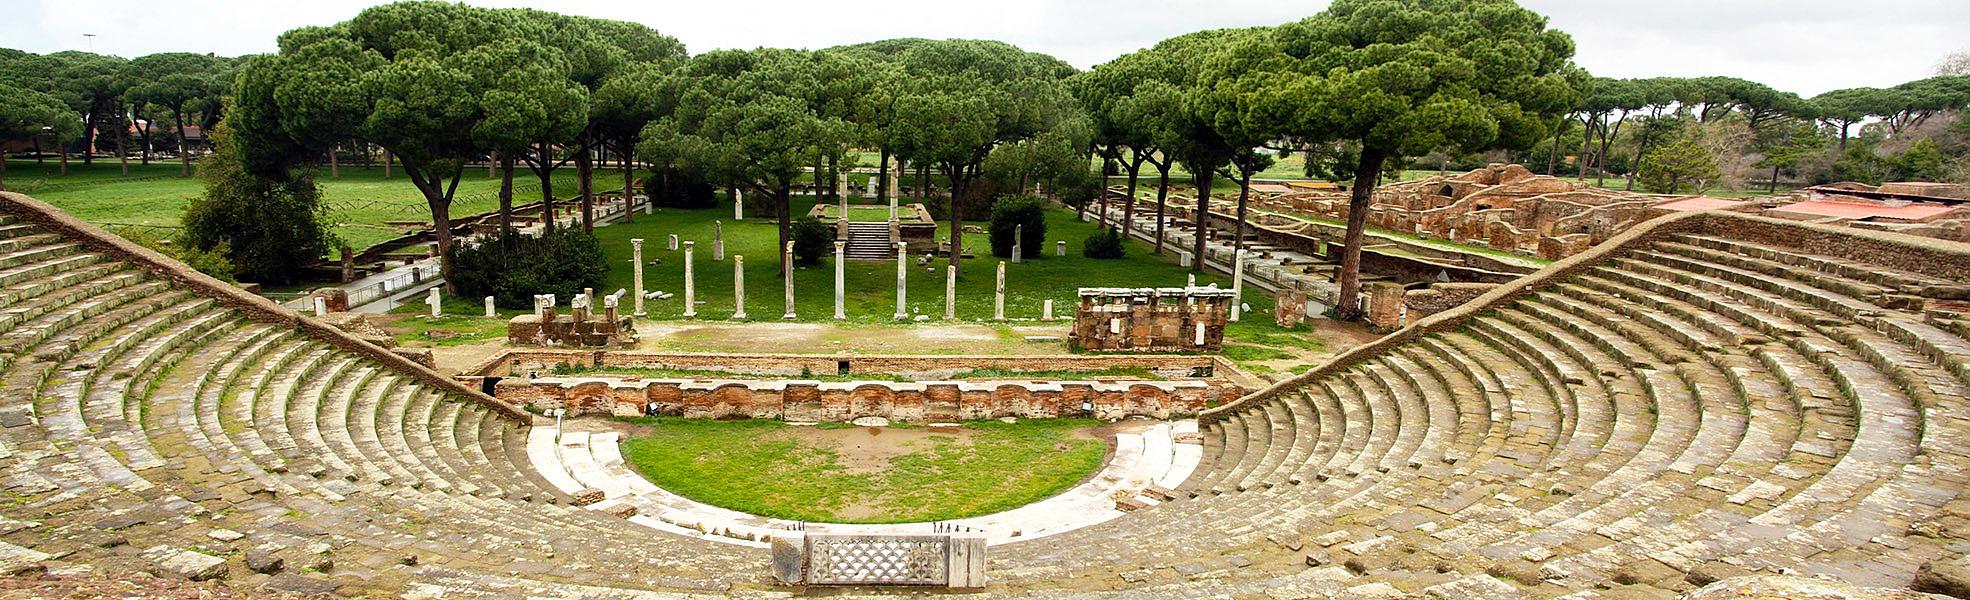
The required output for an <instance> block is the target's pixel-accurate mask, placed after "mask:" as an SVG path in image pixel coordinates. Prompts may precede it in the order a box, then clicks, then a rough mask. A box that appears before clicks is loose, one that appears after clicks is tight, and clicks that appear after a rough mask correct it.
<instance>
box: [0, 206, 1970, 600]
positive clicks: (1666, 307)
mask: <svg viewBox="0 0 1970 600" xmlns="http://www.w3.org/2000/svg"><path fill="white" fill-rule="evenodd" d="M1967 285H1970V246H1965V245H1962V244H1951V243H1946V242H1937V241H1934V240H1927V239H1918V238H1909V237H1904V236H1897V235H1893V234H1883V233H1874V232H1865V231H1858V230H1852V229H1841V228H1832V227H1824V226H1816V225H1805V224H1798V223H1791V222H1784V221H1775V220H1768V219H1760V218H1753V217H1743V216H1736V215H1724V214H1690V215H1679V216H1674V217H1668V218H1665V219H1661V220H1656V221H1652V222H1649V223H1646V224H1643V225H1641V226H1638V227H1637V228H1635V229H1633V230H1631V231H1629V232H1628V233H1626V234H1624V235H1622V236H1620V237H1617V238H1615V239H1614V240H1611V241H1610V242H1609V243H1607V244H1604V245H1602V246H1601V247H1598V248H1596V249H1594V250H1592V251H1589V252H1586V253H1583V254H1581V255H1578V256H1576V257H1574V258H1572V259H1569V260H1567V261H1564V262H1561V263H1558V264H1556V265H1554V266H1552V267H1549V268H1547V269H1545V270H1543V271H1541V272H1539V273H1537V274H1534V275H1531V276H1528V277H1527V278H1524V279H1521V280H1519V281H1517V282H1515V283H1513V284H1510V285H1507V286H1503V287H1501V288H1500V289H1499V290H1497V291H1494V292H1492V293H1491V294H1488V295H1486V296H1485V297H1482V298H1480V299H1478V300H1477V301H1475V302H1473V303H1472V304H1470V305H1467V306H1466V307H1464V308H1462V309H1459V310H1455V311H1450V312H1446V313H1443V314H1440V315H1437V316H1434V317H1431V318H1430V319H1427V320H1425V321H1423V322H1421V323H1418V324H1417V325H1414V326H1411V327H1410V328H1407V329H1404V330H1402V331H1399V332H1397V333H1395V334H1392V335H1391V336H1389V337H1386V338H1384V339H1382V340H1378V341H1376V342H1374V343H1371V344H1369V345H1367V346H1363V347H1361V348H1358V349H1355V350H1353V351H1350V352H1348V353H1346V354H1344V355H1342V356H1340V357H1339V358H1337V359H1336V360H1334V361H1332V362H1330V363H1328V364H1326V365H1323V366H1321V367H1319V368H1316V369H1314V370H1313V371H1311V372H1309V373H1307V374H1305V375H1302V376H1299V377H1296V378H1294V379H1291V380H1288V381H1285V382H1282V383H1281V384H1279V385H1275V386H1273V387H1271V388H1268V389H1266V390H1264V391H1261V392H1258V393H1255V394H1252V395H1250V396H1247V397H1245V398H1243V399H1240V400H1239V401H1237V402H1235V403H1233V404H1230V405H1227V406H1225V407H1221V408H1219V409H1214V410H1212V411H1209V412H1207V413H1205V414H1204V415H1203V416H1202V418H1201V419H1200V421H1201V422H1203V423H1205V424H1206V425H1205V426H1204V427H1203V428H1202V430H1201V432H1200V434H1201V436H1202V438H1203V439H1202V443H1203V448H1204V456H1203V458H1202V462H1201V464H1200V465H1199V466H1198V467H1197V469H1196V471H1195V472H1194V473H1193V474H1192V475H1191V476H1190V477H1189V478H1188V479H1187V480H1186V481H1185V483H1184V484H1183V487H1182V488H1181V489H1179V490H1177V496H1178V497H1177V498H1176V499H1175V500H1172V501H1169V502H1164V503H1162V504H1159V505H1156V506H1153V507H1149V508H1146V509H1141V510H1137V511H1134V512H1130V513H1128V514H1126V515H1124V516H1121V517H1119V518H1115V519H1113V520H1110V521H1107V522H1105V523H1102V524H1099V525H1094V526H1090V527H1086V528H1082V529H1077V530H1074V531H1068V532H1063V533H1059V534H1057V535H1053V536H1049V537H1046V538H1044V539H1042V540H1038V541H1034V542H1030V543H1026V542H1015V543H1008V544H1003V545H998V546H994V547H993V548H992V553H991V555H990V565H989V571H988V577H989V579H990V581H991V585H992V586H993V588H994V590H993V591H996V592H1005V593H1032V594H1034V595H1038V596H1042V597H1067V596H1080V595H1086V596H1091V597H1106V596H1111V595H1114V596H1124V595H1136V596H1154V597H1161V596H1193V595H1200V594H1202V595H1221V596H1232V597H1246V596H1251V597H1257V596H1270V597H1276V598H1289V597H1322V596H1324V595H1334V594H1348V593H1352V594H1355V595H1360V596H1364V597H1380V596H1386V595H1390V594H1423V595H1426V596H1435V597H1445V598H1502V597H1559V596H1567V595H1573V596H1575V597H1595V596H1597V595H1609V596H1619V597H1666V595H1668V594H1672V593H1673V592H1675V591H1677V590H1682V589H1686V588H1690V587H1693V586H1695V585H1698V584H1702V583H1708V582H1710V581H1712V580H1715V579H1719V578H1722V577H1727V576H1731V575H1735V574H1747V573H1778V572H1781V571H1784V572H1789V573H1804V574H1824V575H1830V576H1834V577H1838V578H1841V579H1845V580H1847V581H1849V582H1852V583H1857V584H1862V585H1873V586H1903V585H1907V584H1908V583H1909V582H1910V581H1911V579H1912V578H1913V577H1914V574H1915V572H1916V570H1917V569H1918V567H1919V566H1920V565H1922V564H1923V563H1925V562H1927V561H1931V560H1938V559H1947V558H1949V557H1953V556H1957V555H1960V554H1961V552H1960V550H1961V549H1962V548H1963V544H1965V539H1964V537H1965V536H1966V534H1965V532H1966V531H1970V522H1967V521H1966V520H1965V519H1964V517H1965V515H1970V503H1967V502H1966V499H1964V498H1960V497H1959V495H1960V494H1962V492H1963V491H1964V490H1965V486H1966V483H1970V482H1967V481H1966V474H1970V455H1966V452H1970V444H1966V443H1965V442H1966V440H1965V439H1964V438H1965V436H1966V435H1970V421H1966V418H1970V341H1966V340H1970V318H1967V317H1966V316H1965V314H1964V312H1963V311H1964V310H1965V309H1966V308H1970V302H1965V301H1964V300H1965V299H1966V298H1970V294H1966V289H1967V288H1966V286H1967ZM0 325H4V327H0V376H4V377H5V378H6V380H5V383H4V388H0V486H4V487H5V488H6V489H7V490H8V491H9V492H10V499H11V501H10V502H7V503H0V517H4V518H0V542H4V543H0V570H6V571H11V572H17V571H21V570H27V569H32V568H35V567H36V566H37V565H50V566H53V565H89V566H92V567H94V568H95V569H97V570H111V571H113V570H145V571H153V572H168V573H171V574H176V575H183V576H193V577H207V576H224V577H227V578H228V579H230V580H232V581H234V582H235V583H236V584H238V585H244V586H269V587H272V588H276V589H289V590H299V591H322V590H326V589H334V588H336V587H338V586H343V587H344V591H345V592H346V591H349V590H351V589H354V590H374V591H381V592H391V593H413V594H423V595H433V596H448V597H484V598H495V597H515V596H536V597H555V598H583V597H597V598H601V597H610V598H614V597H670V596H672V595H673V594H678V595H682V594H687V593H690V592H698V593H702V592H706V591H728V592H747V591H760V592H773V591H774V588H773V586H772V583H771V582H772V579H771V575H770V570H769V568H768V556H767V552H766V551H764V550H760V549H755V548H748V547H743V546H734V545H730V544H720V543H715V542H710V541H706V540H703V539H697V538H693V537H689V536H685V535H676V534H673V533H666V532H663V531H659V530H655V529H652V528H648V527H644V526H641V525H637V524H635V523H632V522H630V521H626V520H624V519H623V518H620V517H616V516H611V515H609V514H605V513H603V512H601V511H594V510H587V509H580V508H573V507H570V506H568V500H569V498H567V497H566V496H565V494H564V492H562V491H561V490H559V489H557V488H556V487H555V485H554V484H552V483H550V482H549V481H548V480H547V479H546V478H545V477H544V476H543V475H542V474H541V473H540V472H538V471H536V470H535V469H534V467H533V465H532V464H531V463H530V461H529V460H528V453H527V440H528V437H529V433H530V429H531V428H532V427H533V422H532V418H533V417H531V415H528V414H526V413H524V412H519V411H515V410H513V409H512V408H511V407H508V406H505V405H503V404H500V403H499V402H498V401H496V400H493V399H491V398H488V397H486V396H483V395H481V394H479V393H478V392H476V391H474V390H471V389H468V388H465V387H462V386H459V385H457V384H456V383H453V382H451V381H449V380H448V379H446V378H445V377H443V376H440V375H438V374H436V373H433V372H431V371H428V370H425V369H423V368H421V367H418V366H416V365H415V364H414V363H410V362H409V361H406V360H403V359H401V358H400V357H397V356H395V355H393V354H390V353H389V352H388V351H385V350H383V349H380V348H377V347H375V346H371V345H368V344H366V343H363V342H360V341H358V340H355V339H354V338H351V337H348V336H346V335H343V334H342V333H340V332H338V331H336V330H334V329H333V328H330V327H327V326H325V325H322V324H320V323H318V322H316V321H314V320H312V319H309V318H306V317H302V316H298V315H295V314H294V313H293V312H292V311H288V310H285V309H282V308H279V307H278V306H275V305H273V304H271V303H268V302H266V301H264V300H261V299H259V298H257V297H254V296H250V295H247V294H244V293H242V292H239V291H237V290H235V289H233V288H231V287H229V286H226V285H224V284H221V283H218V282H216V281H213V280H210V279H208V278H205V277H203V276H201V275H198V274H196V273H194V272H191V271H190V270H189V269H186V268H185V267H183V266H182V265H179V264H177V263H175V262H173V261H170V260H169V259H166V258H164V257H162V256H159V255H157V254H155V253H152V252H150V251H148V250H144V249H142V248H140V247H137V246H135V245H132V244H131V243H129V242H127V241H124V240H121V239H120V238H116V237H115V236H113V235H110V234H108V233H106V232H103V231H101V230H99V229H96V228H94V227H92V226H89V225H87V224H84V223H80V222H78V221H76V220H74V219H72V218H70V217H68V216H66V215H63V214H61V213H60V212H58V211H56V210H54V209H53V208H50V207H48V206H47V205H45V204H42V203H39V202H36V201H33V200H31V199H28V198H26V197H24V196H19V195H16V194H0ZM269 557H279V558H283V559H284V560H285V562H286V567H285V568H284V569H281V570H280V571H279V572H278V574H273V575H267V574H262V573H259V572H256V569H258V570H268V571H270V570H272V569H269V568H267V567H268V558H269Z"/></svg>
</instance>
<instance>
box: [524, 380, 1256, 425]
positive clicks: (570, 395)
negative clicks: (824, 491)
mask: <svg viewBox="0 0 1970 600" xmlns="http://www.w3.org/2000/svg"><path fill="white" fill-rule="evenodd" d="M1244 391H1245V388H1243V387H1242V386H1239V385H1237V384H1231V383H1222V382H1207V381H1199V380H1185V381H1145V380H1093V381H1011V380H990V381H987V380H980V381H916V382H895V381H812V380H741V379H638V378H633V377H604V376H597V377H541V378H536V379H525V378H504V379H500V380H499V381H498V382H497V383H495V384H494V395H495V396H496V397H498V398H499V399H500V400H503V401H506V402H510V403H513V404H515V405H519V406H530V407H533V408H536V409H553V408H559V409H566V410H567V411H568V414H569V415H570V416H576V415H584V414H612V415H618V416H635V415H641V414H660V415H671V416H683V417H691V418H705V419H717V418H729V417H746V418H754V419H785V420H789V421H849V420H853V419H856V418H860V417H883V418H886V419H893V420H899V421H911V422H936V421H968V420H978V419H994V418H1001V417H1019V418H1029V419H1032V418H1051V417H1094V418H1098V419H1102V420H1107V421H1116V420H1120V419H1124V418H1128V417H1137V416H1140V417H1154V418H1158V419H1168V418H1175V417H1183V416H1188V415H1194V414H1196V413H1197V412H1199V411H1202V410H1204V409H1205V408H1207V407H1209V406H1211V405H1213V404H1216V403H1219V402H1226V401H1230V400H1231V399H1234V398H1237V397H1238V396H1240V395H1242V394H1243V393H1244Z"/></svg>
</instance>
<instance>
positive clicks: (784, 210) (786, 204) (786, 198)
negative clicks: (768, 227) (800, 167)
mask: <svg viewBox="0 0 1970 600" xmlns="http://www.w3.org/2000/svg"><path fill="white" fill-rule="evenodd" d="M778 196H779V198H776V199H775V200H776V203H777V204H779V206H777V207H775V208H778V209H779V212H780V245H778V246H774V247H773V250H774V252H773V254H774V255H776V256H779V257H780V272H781V273H791V272H792V271H788V270H787V253H786V249H787V242H790V241H793V182H791V181H789V182H786V183H783V184H780V192H779V194H778Z"/></svg>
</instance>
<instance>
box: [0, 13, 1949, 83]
mask: <svg viewBox="0 0 1970 600" xmlns="http://www.w3.org/2000/svg"><path fill="white" fill-rule="evenodd" d="M1523 2H1524V4H1525V5H1527V6H1529V7H1531V8H1533V9H1535V10H1538V11H1540V12H1542V13H1545V14H1547V15H1548V16H1550V17H1551V18H1552V22H1553V25H1554V26H1556V27H1558V28H1560V29H1563V30H1565V31H1567V32H1569V33H1571V34H1573V36H1574V40H1575V42H1576V43H1577V44H1578V45H1579V55H1578V61H1579V62H1580V64H1582V65H1584V66H1586V67H1587V68H1588V69H1589V70H1591V71H1593V72H1595V73H1597V74H1601V75H1607V76H1619V77H1646V76H1658V75H1713V74H1715V75H1732V76H1738V77H1744V78H1746V79H1752V80H1756V81H1762V82H1765V83H1768V84H1771V85H1773V86H1776V87H1779V88H1781V89H1786V90H1791V91H1796V92H1799V93H1802V94H1807V95H1811V94H1815V93H1818V92H1822V91H1826V90H1829V89H1834V88H1841V87H1851V86H1857V85H1872V86H1882V85H1893V84H1895V83H1899V82H1902V81H1907V80H1909V79H1915V78H1919V77H1923V76H1926V75H1927V74H1928V73H1929V70H1930V68H1931V67H1932V66H1933V65H1934V64H1935V62H1936V61H1937V60H1938V59H1940V58H1941V57H1942V56H1943V55H1945V54H1947V53H1949V52H1953V51H1958V50H1966V49H1970V38H1966V37H1964V35H1963V33H1964V32H1966V31H1970V2H1965V1H1964V0H1874V1H1871V2H1867V3H1865V4H1864V5H1863V4H1859V3H1855V2H1853V1H1852V0H1651V1H1649V2H1624V3H1611V2H1595V1H1586V2H1583V1H1580V0H1523ZM474 3H475V4H485V5H503V6H517V5H526V6H532V7H536V8H541V9H545V10H554V11H561V12H568V13H578V14H584V15H591V16H597V17H606V18H615V19H625V20H632V21H638V22H642V23H646V24H649V25H650V26H652V27H655V28H657V29H658V30H660V31H663V32H665V33H668V34H670V35H673V36H676V37H677V38H678V39H680V40H683V41H684V43H685V44H686V46H687V47H689V48H690V49H691V50H692V51H693V52H698V51H704V50H710V49H715V48H750V47H756V46H787V47H805V48H820V47H826V46H833V45H837V44H845V43H855V42H863V41H870V40H879V39H887V38H893V37H931V38H949V37H963V38H989V39H998V40H1003V41H1006V42H1010V43H1013V44H1017V45H1019V46H1021V47H1024V48H1027V49H1030V50H1035V51H1040V52H1046V53H1049V54H1053V55H1055V56H1058V57H1060V58H1061V59H1062V60H1066V61H1067V62H1069V63H1072V64H1074V65H1075V66H1078V67H1083V68H1085V67H1088V66H1090V65H1093V64H1095V63H1099V62H1102V61H1106V60H1108V59H1110V58H1113V57H1115V56H1117V55H1120V54H1122V53H1125V52H1129V51H1133V50H1136V49H1138V48H1143V47H1147V46H1149V45H1152V44H1155V43H1156V42H1157V41H1159V40H1162V39H1164V38H1167V37H1171V36H1174V35H1178V34H1182V33H1185V32H1190V31H1195V30H1199V29H1207V28H1218V27H1245V26H1252V25H1268V24H1276V23H1282V22H1286V21H1291V20H1295V19H1299V18H1302V17H1305V16H1307V15H1310V14H1312V13H1314V12H1317V11H1318V10H1319V9H1320V8H1321V7H1323V6H1325V2H1318V1H1316V2H1305V1H1293V0H1211V1H1208V2H1206V1H1198V0H1140V1H1123V0H987V1H975V0H967V1H964V2H951V1H947V0H932V1H925V0H863V1H861V2H853V3H830V2H815V1H812V0H802V1H787V0H724V1H720V2H697V1H683V0H658V1H646V2H638V1H633V0H629V1H610V0H547V1H536V2H520V1H517V0H475V1H474ZM9 4H12V5H15V6H10V7H9V9H8V13H9V15H10V16H11V17H13V18H10V19H8V20H6V21H5V22H0V46H5V47H11V48H19V49H23V50H28V51H31V52H44V53H45V52H54V51H58V50H80V49H87V48H88V44H89V41H88V40H87V39H85V38H84V37H83V34H85V33H94V34H97V35H96V38H95V40H94V44H95V49H96V50H97V51H98V52H104V53H113V54H120V55H123V56H136V55H142V54H148V53H151V52H162V51H198V52H215V53H219V54H228V55H236V54H246V53H254V52H267V51H271V50H273V49H274V38H275V36H277V35H279V34H280V33H281V32H283V31H286V30H288V29H292V28H294V27H299V26H303V25H325V24H330V23H334V22H337V21H341V20H345V19H347V18H349V17H350V16H352V15H354V14H356V13H357V12H358V11H360V10H362V7H364V6H367V5H370V4H375V2H365V1H358V0H301V1H279V2H266V1H260V0H14V1H10V2H9Z"/></svg>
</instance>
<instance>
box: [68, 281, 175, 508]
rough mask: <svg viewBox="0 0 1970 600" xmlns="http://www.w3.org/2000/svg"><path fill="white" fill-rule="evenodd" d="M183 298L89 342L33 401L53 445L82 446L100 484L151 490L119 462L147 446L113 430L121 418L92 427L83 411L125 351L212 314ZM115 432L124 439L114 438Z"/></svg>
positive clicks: (83, 458) (78, 448)
mask: <svg viewBox="0 0 1970 600" xmlns="http://www.w3.org/2000/svg"><path fill="white" fill-rule="evenodd" d="M181 298H182V300H183V301H182V302H179V303H177V304H175V305H172V306H169V307H167V308H164V309H163V310H160V311H157V312H154V313H151V314H149V315H145V316H143V317H141V318H138V319H136V320H133V321H131V322H129V323H126V324H124V325H122V326H120V327H118V328H116V329H114V330H110V331H107V332H105V336H104V339H102V340H92V341H88V342H86V344H87V349H85V350H83V351H82V352H78V353H76V354H75V355H73V356H70V357H69V358H68V359H66V360H65V361H63V362H62V363H61V366H60V367H58V368H56V370H55V372H54V373H53V374H51V376H50V377H49V378H48V379H46V380H44V381H42V383H41V386H40V389H38V390H35V391H34V393H33V395H32V396H31V397H32V398H34V399H35V402H34V412H35V414H36V415H38V416H39V417H40V425H41V427H42V428H43V429H45V430H47V435H48V437H49V439H56V440H78V441H80V442H79V443H77V444H75V446H74V451H76V452H79V453H81V454H82V456H81V457H80V458H81V462H83V463H84V464H86V465H87V466H88V467H89V468H90V469H91V470H93V471H94V472H95V474H96V476H97V477H98V478H100V479H103V480H105V481H108V482H110V483H112V484H114V485H118V486H121V487H124V488H126V489H129V490H131V491H138V492H141V491H143V490H146V489H149V488H151V487H152V484H151V482H150V481H148V480H146V479H145V478H144V477H143V476H140V475H138V474H137V473H136V472H135V469H133V468H132V465H130V464H128V463H126V460H127V459H126V458H119V456H122V457H127V456H128V453H129V450H128V449H127V448H131V447H134V448H137V449H138V451H139V452H144V451H147V450H148V447H147V446H148V445H147V444H143V443H141V440H138V443H131V441H130V440H129V439H127V438H125V437H124V436H126V435H128V434H129V430H127V429H119V428H114V425H121V424H123V423H122V421H121V417H122V415H121V414H120V413H118V414H116V415H115V419H116V420H114V421H98V422H95V423H91V422H89V421H88V420H87V419H86V418H85V417H84V414H83V405H84V403H85V402H86V401H87V398H88V397H89V396H90V395H91V393H92V392H94V391H95V387H93V386H106V385H108V384H109V383H110V382H109V381H99V380H98V379H97V377H98V375H99V374H101V373H102V372H103V371H104V370H106V369H113V368H114V367H113V366H112V365H110V364H106V363H111V362H113V361H115V360H116V359H117V358H118V356H119V354H120V352H121V351H122V350H124V349H126V348H129V347H131V346H135V345H137V342H136V340H137V339H140V338H153V337H154V336H156V334H157V332H158V331H159V330H162V329H164V328H166V327H168V326H170V325H172V324H175V323H178V322H181V321H184V320H186V319H188V318H190V317H192V316H193V315H197V314H199V313H200V312H202V311H207V310H209V309H210V308H211V307H212V305H213V304H214V301H213V300H211V299H209V298H199V297H192V296H183V297H181ZM138 360H141V357H140V358H139V359H138ZM117 374H119V375H124V376H127V375H128V374H129V373H128V372H127V371H118V373H117ZM112 431H115V432H118V433H120V434H122V435H115V434H112V433H111V432H112ZM140 466H144V465H140Z"/></svg>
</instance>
